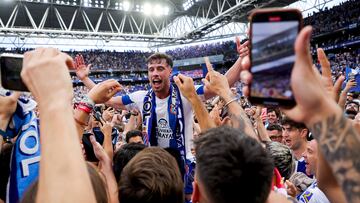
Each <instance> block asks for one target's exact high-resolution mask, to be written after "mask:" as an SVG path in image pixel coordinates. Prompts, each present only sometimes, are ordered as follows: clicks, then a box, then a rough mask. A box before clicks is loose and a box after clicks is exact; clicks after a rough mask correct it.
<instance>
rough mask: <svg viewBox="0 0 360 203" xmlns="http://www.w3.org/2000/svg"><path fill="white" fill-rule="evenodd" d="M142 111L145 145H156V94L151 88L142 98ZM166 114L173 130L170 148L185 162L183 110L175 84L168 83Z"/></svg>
mask: <svg viewBox="0 0 360 203" xmlns="http://www.w3.org/2000/svg"><path fill="white" fill-rule="evenodd" d="M142 113H143V132H145V133H146V135H144V143H145V145H150V146H157V145H158V143H157V135H156V127H157V116H156V96H155V92H154V91H153V90H152V89H151V90H149V91H148V92H147V94H146V96H145V98H144V105H143V109H142ZM168 115H169V126H170V128H171V130H172V132H173V136H172V138H171V139H170V148H173V149H177V150H178V151H179V152H180V155H181V158H182V160H183V162H184V163H185V160H186V151H185V133H184V129H185V122H184V111H183V106H182V101H181V96H180V91H179V89H178V87H177V86H176V85H170V97H169V99H168Z"/></svg>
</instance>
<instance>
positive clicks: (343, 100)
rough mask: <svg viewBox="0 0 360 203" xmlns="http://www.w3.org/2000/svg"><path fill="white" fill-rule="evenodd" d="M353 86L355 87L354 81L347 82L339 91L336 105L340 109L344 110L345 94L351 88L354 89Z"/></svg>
mask: <svg viewBox="0 0 360 203" xmlns="http://www.w3.org/2000/svg"><path fill="white" fill-rule="evenodd" d="M355 86H356V82H355V80H350V81H348V82H347V83H346V85H345V88H344V89H343V91H341V94H340V98H339V103H338V104H339V106H340V107H341V108H342V109H344V108H345V104H346V97H347V93H348V92H349V91H350V89H351V88H352V87H355Z"/></svg>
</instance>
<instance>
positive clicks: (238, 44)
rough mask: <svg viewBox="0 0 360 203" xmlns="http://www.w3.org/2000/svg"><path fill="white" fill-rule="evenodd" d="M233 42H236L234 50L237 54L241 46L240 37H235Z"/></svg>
mask: <svg viewBox="0 0 360 203" xmlns="http://www.w3.org/2000/svg"><path fill="white" fill-rule="evenodd" d="M235 41H236V50H237V51H238V52H239V50H240V46H241V42H240V37H236V38H235Z"/></svg>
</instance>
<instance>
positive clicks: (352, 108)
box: [345, 103, 359, 113]
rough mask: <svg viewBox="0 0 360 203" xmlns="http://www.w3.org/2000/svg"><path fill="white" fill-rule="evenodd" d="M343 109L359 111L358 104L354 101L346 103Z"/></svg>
mask: <svg viewBox="0 0 360 203" xmlns="http://www.w3.org/2000/svg"><path fill="white" fill-rule="evenodd" d="M345 110H346V111H351V112H356V113H357V112H358V111H359V106H358V105H357V104H355V103H349V104H347V105H346V108H345Z"/></svg>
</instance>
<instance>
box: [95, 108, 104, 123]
mask: <svg viewBox="0 0 360 203" xmlns="http://www.w3.org/2000/svg"><path fill="white" fill-rule="evenodd" d="M93 117H94V118H95V120H96V121H98V122H99V123H100V124H101V125H104V122H103V119H102V114H101V112H100V111H96V110H95V111H94V112H93Z"/></svg>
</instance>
